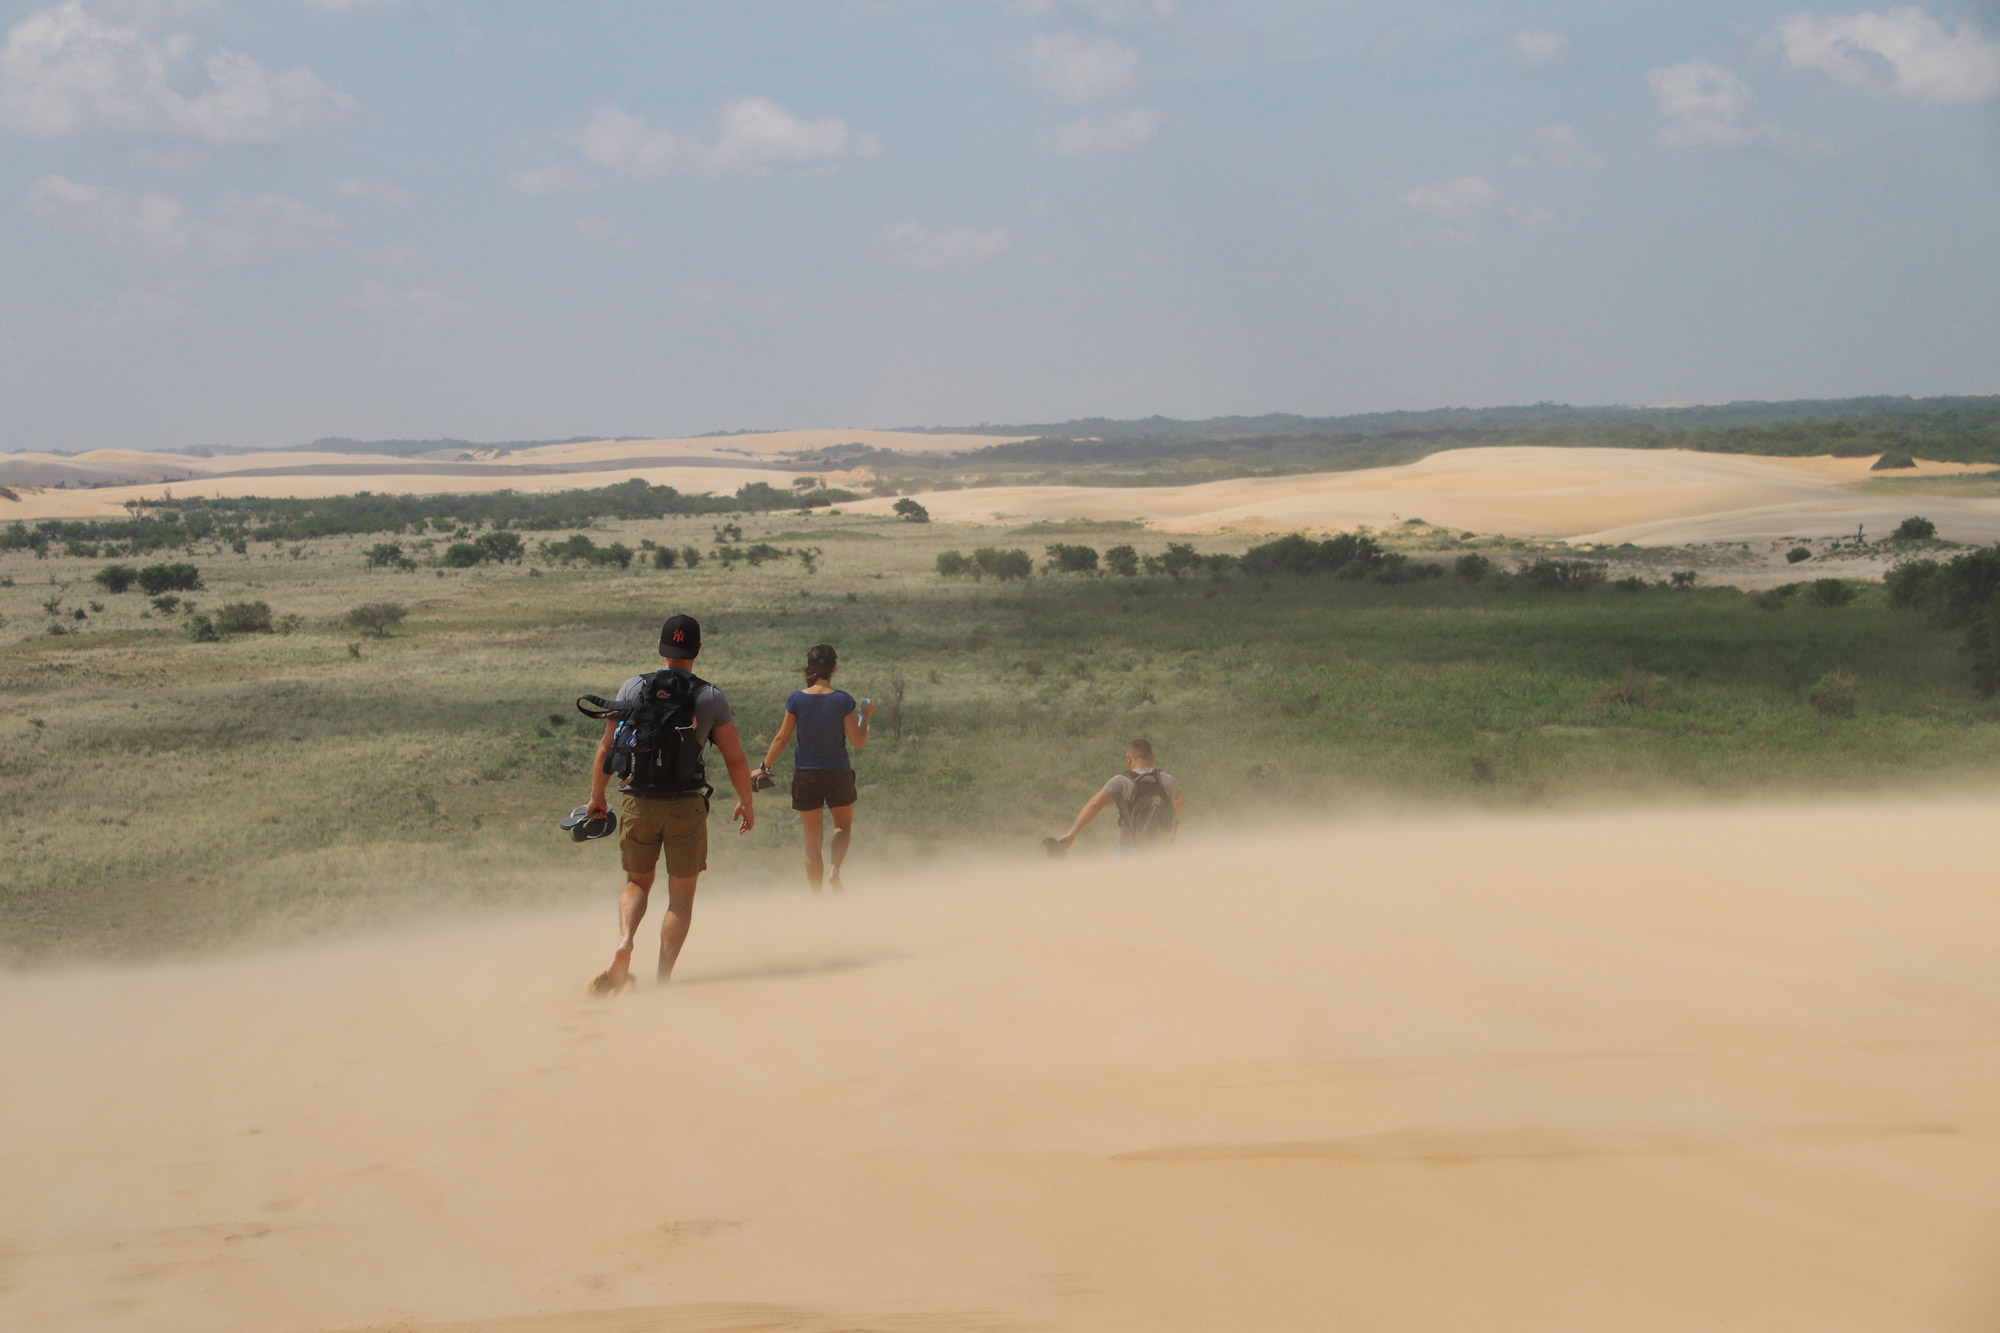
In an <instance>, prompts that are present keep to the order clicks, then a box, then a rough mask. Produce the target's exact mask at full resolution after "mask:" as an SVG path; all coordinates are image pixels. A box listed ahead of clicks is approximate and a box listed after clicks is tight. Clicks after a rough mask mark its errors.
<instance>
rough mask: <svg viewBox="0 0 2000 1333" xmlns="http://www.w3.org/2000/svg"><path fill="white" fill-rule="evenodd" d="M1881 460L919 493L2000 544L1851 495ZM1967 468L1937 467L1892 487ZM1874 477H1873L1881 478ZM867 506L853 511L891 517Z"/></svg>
mask: <svg viewBox="0 0 2000 1333" xmlns="http://www.w3.org/2000/svg"><path fill="white" fill-rule="evenodd" d="M1870 461H1871V460H1869V459H1865V458H1860V459H1834V458H1762V457H1752V456H1747V455H1737V454H1704V453H1690V452H1684V451H1681V450H1665V449H1661V450H1647V449H1547V448H1504V449H1453V450H1448V451H1446V452H1444V453H1440V454H1433V455H1431V456H1430V457H1429V458H1426V459H1423V460H1422V461H1420V462H1416V463H1411V464H1408V465H1406V466H1403V467H1388V468H1368V469H1365V470H1362V471H1357V472H1321V473H1310V474H1306V475H1301V476H1289V477H1265V478H1250V479H1243V480H1235V481H1216V482H1207V483H1204V484H1202V485H1199V486H1162V487H1143V486H1133V487H1122V488H1121V487H1084V486H1005V487H992V488H983V487H982V488H974V489H970V490H962V491H939V492H934V493H931V494H927V495H925V496H923V497H922V500H923V503H924V505H925V506H926V507H927V508H929V510H930V511H931V515H932V517H933V518H937V519H946V520H951V521H955V522H974V523H996V524H1018V523H1023V522H1031V521H1035V520H1039V519H1071V518H1079V519H1080V518H1091V519H1116V520H1133V519H1137V520H1141V521H1143V522H1145V523H1146V524H1148V525H1149V526H1151V527H1155V528H1158V529H1161V530H1163V531H1167V532H1215V531H1220V530H1225V529H1234V530H1247V531H1290V530H1292V529H1299V528H1303V529H1311V530H1333V529H1338V530H1352V529H1354V528H1357V527H1362V526H1368V527H1376V528H1385V527H1390V526H1393V525H1394V524H1396V523H1399V522H1402V521H1403V520H1405V519H1411V518H1420V519H1424V520H1425V521H1427V522H1430V523H1435V524H1438V525H1440V526H1443V527H1448V528H1463V529H1470V530H1472V531H1474V532H1482V533H1504V534H1506V535H1508V536H1514V537H1542V538H1563V539H1569V540H1573V541H1578V542H1593V543H1603V544H1611V545H1615V544H1617V543H1620V542H1628V541H1629V542H1634V543H1637V544H1640V545H1677V544H1682V543H1692V542H1709V541H1769V540H1777V539H1779V538H1784V537H1837V536H1841V535H1845V534H1852V533H1853V532H1854V530H1855V526H1856V524H1862V525H1864V526H1865V527H1866V528H1867V530H1868V532H1869V533H1870V534H1871V535H1875V536H1881V535H1883V534H1884V533H1886V532H1888V531H1890V530H1893V529H1894V528H1895V526H1896V524H1897V523H1899V522H1901V521H1902V520H1903V519H1904V518H1907V517H1909V515H1910V514H1911V513H1912V512H1916V510H1913V508H1912V506H1913V505H1914V506H1918V507H1919V508H1920V509H1921V511H1922V512H1923V513H1924V514H1925V515H1926V516H1927V517H1929V518H1931V519H1932V520H1933V521H1935V522H1936V523H1937V525H1938V531H1939V535H1940V536H1943V537H1947V538H1950V539H1953V540H1958V541H1994V540H2000V500H1954V499H1946V498H1938V499H1933V498H1931V497H1924V498H1923V499H1922V500H1917V499H1914V498H1912V497H1910V496H1866V495H1859V494H1854V493H1852V492H1849V491H1845V490H1843V489H1842V487H1844V486H1850V485H1853V484H1854V483H1856V482H1859V481H1862V480H1864V479H1865V478H1867V476H1868V475H1869V473H1868V467H1869V463H1870ZM1964 470H1980V471H1983V470H1986V469H1966V468H1964V467H1963V466H1962V465H1955V464H1944V463H1929V464H1926V465H1924V467H1923V468H1921V469H1920V470H1918V471H1914V472H1899V473H1898V474H1897V475H1898V476H1922V475H1938V474H1942V473H1946V472H1954V471H1964ZM1878 475H1879V474H1878ZM893 503H894V502H893V501H888V500H871V501H868V502H865V503H863V504H858V505H855V506H852V508H853V509H854V510H855V511H856V512H862V513H868V512H884V513H886V512H887V511H888V507H889V506H890V505H891V504H893Z"/></svg>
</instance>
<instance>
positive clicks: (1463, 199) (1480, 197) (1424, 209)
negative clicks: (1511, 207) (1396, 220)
mask: <svg viewBox="0 0 2000 1333" xmlns="http://www.w3.org/2000/svg"><path fill="white" fill-rule="evenodd" d="M1499 200H1500V192H1499V191H1498V190H1496V189H1494V188H1493V187H1492V186H1491V185H1489V184H1487V183H1486V180H1485V178H1484V177H1480V176H1459V177H1456V178H1455V179H1452V180H1448V181H1440V182H1439V183H1438V184H1436V185H1419V186H1418V187H1417V188H1416V189H1414V190H1411V191H1409V192H1407V193H1406V194H1404V195H1403V204H1404V206H1405V207H1407V208H1411V209H1414V210H1416V211H1417V212H1419V213H1426V214H1429V215H1430V216H1431V217H1434V218H1436V219H1437V220H1438V221H1440V222H1464V221H1466V220H1468V219H1470V218H1473V217H1476V216H1477V215H1479V214H1481V213H1484V212H1485V211H1486V210H1487V209H1489V208H1492V207H1493V205H1494V204H1496V203H1498V202H1499Z"/></svg>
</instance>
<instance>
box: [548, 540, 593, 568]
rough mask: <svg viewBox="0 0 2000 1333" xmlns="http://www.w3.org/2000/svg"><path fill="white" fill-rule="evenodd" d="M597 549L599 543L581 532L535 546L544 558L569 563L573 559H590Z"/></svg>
mask: <svg viewBox="0 0 2000 1333" xmlns="http://www.w3.org/2000/svg"><path fill="white" fill-rule="evenodd" d="M596 549H597V543H596V542H594V541H592V540H591V539H590V538H588V537H586V536H584V535H583V534H582V533H580V532H579V533H577V534H576V535H575V536H573V537H569V538H567V539H565V540H563V541H559V542H548V541H545V542H541V543H538V544H537V545H536V547H535V553H536V554H537V555H539V556H541V557H542V559H544V560H552V561H555V562H557V563H558V564H564V565H567V564H569V563H570V562H571V561H573V560H588V559H590V555H591V552H593V551H595V550H596Z"/></svg>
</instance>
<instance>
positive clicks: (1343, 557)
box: [1161, 532, 1383, 578]
mask: <svg viewBox="0 0 2000 1333" xmlns="http://www.w3.org/2000/svg"><path fill="white" fill-rule="evenodd" d="M1178 552H1184V553H1185V555H1181V556H1178V560H1179V562H1180V565H1181V567H1180V568H1179V569H1176V567H1175V564H1176V559H1177V553H1178ZM1193 556H1194V548H1193V547H1192V546H1179V547H1175V546H1169V547H1168V548H1167V556H1166V557H1165V558H1164V559H1163V560H1162V562H1161V563H1162V565H1163V567H1164V568H1165V569H1166V571H1167V573H1169V574H1172V575H1173V576H1174V577H1175V578H1179V577H1180V576H1181V574H1182V573H1184V572H1186V571H1187V570H1189V569H1192V568H1193V567H1194V566H1193V562H1192V561H1190V560H1189V559H1188V557H1193ZM1382 559H1383V556H1382V549H1381V547H1379V546H1377V545H1376V544H1375V541H1374V539H1373V538H1371V537H1361V536H1357V535H1355V534H1354V533H1351V532H1343V533H1341V534H1340V535H1339V536H1338V537H1329V538H1328V539H1327V540H1325V541H1320V542H1316V541H1314V540H1312V539H1311V538H1310V537H1304V536H1301V535H1299V534H1298V533H1296V532H1294V533H1290V534H1288V535H1286V536H1283V537H1280V538H1278V539H1277V540H1276V541H1272V542H1265V543H1264V544H1263V545H1262V546H1253V547H1251V548H1250V549H1249V550H1247V551H1245V552H1244V553H1243V561H1242V565H1243V572H1244V573H1245V574H1314V573H1331V574H1349V575H1351V576H1354V577H1359V576H1361V575H1365V574H1369V573H1372V572H1374V571H1375V570H1376V569H1377V568H1378V567H1379V566H1380V565H1381V563H1382Z"/></svg>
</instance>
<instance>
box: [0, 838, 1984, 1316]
mask: <svg viewBox="0 0 2000 1333" xmlns="http://www.w3.org/2000/svg"><path fill="white" fill-rule="evenodd" d="M1996 817H2000V802H1996V801H1993V800H1985V801H1959V802H1951V801H1942V800H1940V801H1931V802H1926V803H1922V804H1916V803H1912V804H1905V805H1868V806H1862V805H1852V806H1836V807H1825V808H1817V809H1808V808H1796V809H1794V808H1778V809H1765V810H1754V811H1734V812H1730V811H1720V810H1703V811H1682V812H1667V813H1654V814H1622V815H1578V816H1564V817H1544V818H1516V819H1504V820H1503V819H1465V820H1462V821H1456V822H1451V821H1434V820H1406V821H1393V820H1392V821H1384V822H1381V823H1374V824H1355V825H1351V826H1348V827H1343V828H1333V829H1327V830H1323V831H1315V832H1302V833H1298V834H1296V835H1288V836H1283V837H1263V838H1255V839H1251V838H1245V839H1243V840H1240V841H1236V842H1208V843H1199V844H1197V843H1189V844H1186V845H1184V847H1183V848H1182V850H1181V853H1180V855H1179V856H1178V857H1177V858H1176V859H1174V860H1173V861H1172V862H1168V863H1161V862H1153V863H1136V862H1131V861H1123V862H1120V861H1113V860H1110V859H1105V858H1082V857H1079V858H1078V859H1076V860H1074V861H1072V862H1069V863H1066V864H1064V865H1061V866H1056V867H1051V866H1049V865H1048V863H1045V862H1040V861H1034V862H1025V863H1022V864H1020V865H1017V866H1011V867H1005V868H995V869H979V868H977V867H957V868H954V869H952V870H951V871H950V872H949V873H944V872H940V873H937V874H933V875H928V876H921V877H918V878H916V879H912V880H910V881H908V882H903V883H894V884H874V885H865V886H862V887H858V888H857V889H856V891H855V892H853V893H851V894H850V895H849V896H848V897H846V898H845V899H829V900H824V901H815V900H811V899H809V898H807V897H805V896H804V895H803V894H794V893H773V894H763V895H740V894H739V895H735V896H731V895H729V894H727V893H724V894H722V895H720V896H716V895H715V894H714V893H713V891H712V888H713V886H711V889H705V890H704V894H705V895H707V896H706V897H705V899H704V901H703V904H702V906H701V908H700V912H699V915H698V919H697V922H696V927H695V936H694V939H693V941H692V942H691V943H690V946H689V950H688V953H687V955H686V957H685V959H684V962H683V973H682V981H681V982H679V983H676V985H675V986H674V987H672V988H671V989H669V990H665V991H658V990H646V989H642V990H640V991H639V992H638V993H636V994H635V995H631V996H628V997H626V998H624V999H622V1000H619V1001H617V1002H613V1003H608V1004H591V1003H586V1002H584V1001H583V1000H582V999H581V998H580V997H579V993H578V990H579V988H578V983H579V982H580V981H581V980H582V978H583V977H584V976H586V975H587V974H588V973H589V972H590V971H591V970H592V969H594V968H595V967H596V966H597V965H598V964H599V962H600V958H599V955H600V953H601V952H602V949H603V947H604V946H605V945H606V944H607V937H608V935H609V933H610V931H609V926H610V904H609V895H608V891H607V893H606V896H605V901H604V902H603V903H602V904H600V905H599V906H598V907H596V908H595V909H593V910H591V911H588V912H585V911H581V910H564V911H560V912H552V913H547V914H543V915H536V916H529V917H514V918H509V919H507V920H503V921H494V922H488V923H484V924H474V925H453V926H441V927H439V928H436V929H435V930H432V931H430V932H428V933H425V934H420V935H414V936H410V935H406V936H400V937H396V938H390V939H380V940H364V941H356V942H352V943H346V944H340V945H334V946H326V947H320V948H315V949H310V950H305V951H299V952H292V953H285V954H278V955H267V956H259V957H248V958H241V959H236V960H230V961H221V962H214V963H207V964H201V965H188V966H174V967H157V968H147V969H140V970H133V971H120V972H79V973H74V974H66V975H47V976H16V977H11V978H0V1068H4V1069H5V1070H6V1071H7V1077H6V1079H5V1080H4V1082H0V1179H4V1180H5V1181H6V1187H5V1188H4V1189H0V1326H4V1327H7V1328H19V1329H45V1330H86V1329H87V1330H92V1331H93V1333H96V1331H98V1330H110V1331H113V1333H116V1331H118V1330H146V1331H147V1333H173V1331H175V1330H230V1329H244V1330H252V1329H254V1330H258V1333H285V1331H287V1330H297V1331H299V1333H305V1331H307V1330H328V1329H378V1330H390V1329H396V1330H413V1331H414V1330H423V1331H424V1333H443V1330H473V1329H482V1330H489V1331H491V1330H503V1329H504V1330H515V1331H516V1333H557V1331H559V1330H599V1331H605V1333H608V1331H610V1330H620V1331H622V1333H638V1331H640V1330H720V1329H734V1330H746V1329H789V1330H814V1329H824V1330H834V1329H846V1330H854V1329H907V1330H918V1329H922V1330H936V1329H1029V1328H1033V1329H1079V1330H1086V1329H1087V1330H1119V1329H1132V1330H1139V1329H1145V1330H1161V1329H1164V1330H1174V1329H1189V1330H1195V1329H1200V1330H1213V1329H1225V1328H1228V1329H1256V1330H1284V1329H1301V1330H1305V1329H1311V1330H1321V1329H1348V1328H1356V1329H1372V1330H1396V1329H1411V1330H1425V1331H1426V1333H1431V1331H1434V1330H1439V1329H1481V1330H1509V1329H1519V1330H1537V1331H1538V1333H1539V1331H1541V1330H1551V1329H1574V1330H1580V1331H1581V1330H1593V1331H1594V1330H1605V1329H1617V1330H1652V1329H1658V1330H1663V1331H1665V1330H1672V1331H1674V1333H1682V1331H1684V1330H1687V1329H1692V1328H1700V1329H1705V1330H1731V1329H1742V1330H1755V1331H1756V1333H1767V1331H1768V1330H1772V1329H1799V1330H1814V1331H1815V1333H1817V1331H1818V1330H1824V1329H1843V1330H1878V1329H1879V1330H1885V1331H1887V1330H1895V1333H1906V1331H1907V1330H1913V1329H1965V1330H1972V1329H1988V1328H1991V1327H1993V1326H1994V1323H1995V1321H1996V1319H2000V1276H1996V1274H1997V1273H2000V1270H1996V1267H1995V1264H1994V1257H1995V1253H1996V1249H1995V1247H1996V1245H2000V971H1996V969H1995V968H1994V967H1993V961H1992V960H1993V958H1994V956H1995V954H1996V951H2000V905H1996V899H1995V898H1994V895H1993V886H1992V876H1991V858H1990V855H1988V853H1987V852H1986V851H1985V850H1984V847H1983V833H1984V830H1986V829H1989V828H1991V827H1992V826H1993V822H1994V820H1995V819H1996ZM599 850H602V851H603V853H604V854H603V855H600V856H596V857H595V859H594V860H593V861H592V862H591V864H592V865H594V866H595V868H596V869H597V871H598V872H599V873H600V877H601V878H603V879H604V880H605V881H607V883H608V881H609V880H610V878H611V868H612V857H611V855H610V853H609V851H608V849H587V850H585V851H582V852H580V853H579V856H580V858H582V857H586V856H590V855H591V853H592V852H595V851H599ZM864 856H865V853H864ZM864 865H865V862H864Z"/></svg>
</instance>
